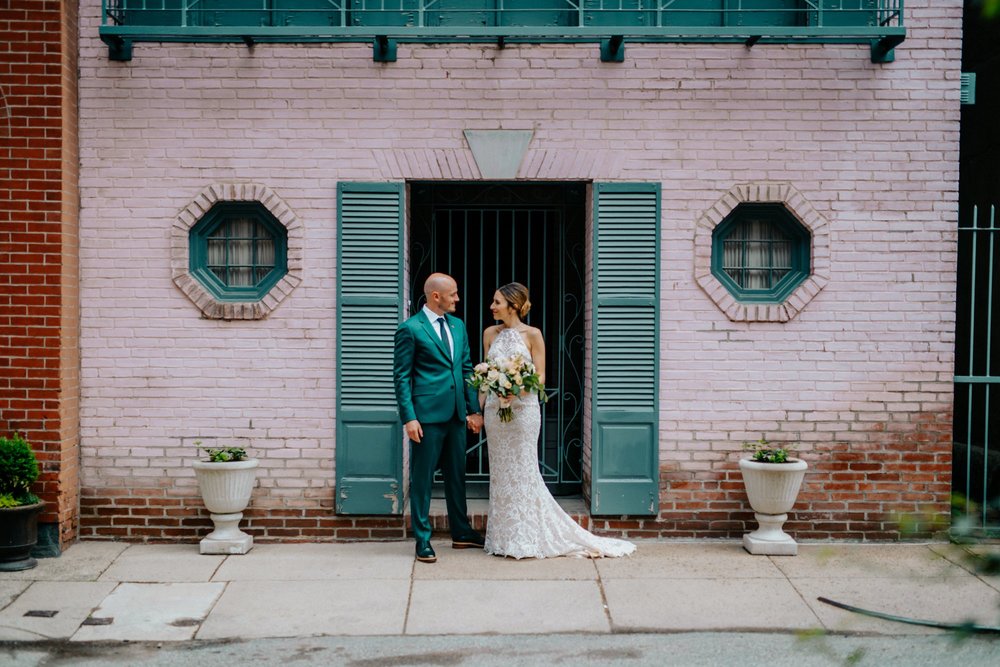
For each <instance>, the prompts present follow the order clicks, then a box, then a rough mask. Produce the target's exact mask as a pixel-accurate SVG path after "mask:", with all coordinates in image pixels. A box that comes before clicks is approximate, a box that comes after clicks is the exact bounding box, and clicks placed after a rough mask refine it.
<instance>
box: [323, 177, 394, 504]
mask: <svg viewBox="0 0 1000 667" xmlns="http://www.w3.org/2000/svg"><path fill="white" fill-rule="evenodd" d="M402 241H403V185H402V184H401V183H340V184H339V185H338V186H337V260H338V261H337V489H336V499H337V501H336V502H337V513H338V514H400V513H401V512H402V504H403V503H402V500H403V485H402V479H403V451H402V447H403V445H402V443H403V433H402V426H401V425H400V422H399V411H398V409H397V407H396V398H395V393H394V392H393V385H392V351H393V334H394V333H395V331H396V327H397V326H398V325H399V322H400V318H401V316H402V310H403V309H402V289H403V255H402Z"/></svg>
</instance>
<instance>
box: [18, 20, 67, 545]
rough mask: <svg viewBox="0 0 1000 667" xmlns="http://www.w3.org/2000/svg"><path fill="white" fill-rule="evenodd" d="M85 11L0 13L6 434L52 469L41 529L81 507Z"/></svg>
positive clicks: (63, 537)
mask: <svg viewBox="0 0 1000 667" xmlns="http://www.w3.org/2000/svg"><path fill="white" fill-rule="evenodd" d="M77 26H78V21H77V5H76V3H74V2H62V3H61V2H57V1H56V0H45V1H39V0H10V1H9V2H4V3H2V4H0V45H2V46H0V140H2V143H0V266H2V267H3V268H2V269H0V271H2V272H0V286H2V289H0V365H2V369H3V372H2V373H0V432H3V433H5V434H7V433H9V432H11V431H18V432H20V433H22V434H23V435H24V436H25V437H26V438H27V439H28V440H29V442H30V443H31V444H32V445H33V447H34V448H35V452H36V454H37V456H38V459H39V462H40V463H41V466H42V476H41V479H40V481H39V483H38V484H37V486H36V492H37V493H38V494H39V495H40V496H41V497H42V499H43V500H44V501H45V502H46V503H47V507H46V511H45V513H44V514H43V515H42V517H41V521H42V523H51V524H58V527H59V541H60V543H64V542H66V541H68V540H72V539H74V538H75V537H76V533H77V522H78V505H79V407H78V405H79V366H80V363H79V324H78V323H79V297H78V289H79V278H78V276H79V262H78V250H77V248H78V238H77V236H78V235H77V229H78V216H79V195H78V192H77V183H78V163H79V153H78V141H77V116H78V114H77V76H76V72H77V51H78V49H77V42H78V27H77Z"/></svg>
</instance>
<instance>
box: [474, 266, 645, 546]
mask: <svg viewBox="0 0 1000 667" xmlns="http://www.w3.org/2000/svg"><path fill="white" fill-rule="evenodd" d="M530 308H531V302H530V301H529V300H528V288H526V287H525V286H524V285H522V284H520V283H510V284H507V285H504V286H503V287H501V288H499V289H498V290H497V291H496V293H495V294H494V295H493V303H492V305H490V310H491V311H492V312H493V317H494V319H496V320H498V321H500V322H501V324H498V325H496V326H492V327H489V328H488V329H486V331H484V332H483V349H484V351H485V354H486V358H487V359H493V360H501V359H506V358H509V357H511V356H512V355H514V354H517V353H520V354H521V355H522V356H524V357H526V358H530V359H531V360H532V362H533V363H534V365H535V368H536V370H537V372H538V375H539V376H540V378H541V381H542V382H543V383H544V382H545V341H544V340H543V339H542V332H541V331H539V330H538V329H536V328H535V327H530V326H528V325H526V324H524V323H523V322H522V321H521V318H522V317H524V316H525V315H527V314H528V310H529V309H530ZM498 401H499V399H498V398H497V396H496V395H495V394H492V393H487V395H486V399H485V410H484V417H485V420H486V424H485V427H486V433H487V435H488V438H489V457H490V506H489V518H488V520H487V523H486V546H485V549H486V552H487V553H490V554H494V555H496V556H510V557H513V558H551V557H553V556H584V557H590V558H601V557H605V556H624V555H627V554H630V553H632V552H633V551H635V545H634V544H632V543H631V542H626V541H624V540H616V539H613V538H608V537H597V536H596V535H593V534H592V533H590V532H588V531H586V530H584V529H583V528H582V527H580V525H579V524H577V523H576V522H575V521H573V519H572V518H571V517H570V516H569V515H568V514H566V512H564V511H563V509H562V508H561V507H560V506H559V504H558V503H557V502H556V501H555V499H554V498H553V497H552V494H550V493H549V490H548V489H547V488H546V486H545V481H544V480H543V479H542V474H541V472H539V470H538V433H539V429H540V427H541V410H540V409H539V405H538V397H537V396H535V395H533V394H530V393H524V394H522V395H521V397H519V398H515V399H514V401H513V404H512V406H511V407H512V408H513V413H514V417H513V419H512V420H511V421H508V422H505V421H501V419H500V418H499V417H498V416H497V406H498ZM480 402H481V403H482V402H483V395H482V394H480Z"/></svg>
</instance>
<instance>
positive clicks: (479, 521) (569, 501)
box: [403, 497, 590, 535]
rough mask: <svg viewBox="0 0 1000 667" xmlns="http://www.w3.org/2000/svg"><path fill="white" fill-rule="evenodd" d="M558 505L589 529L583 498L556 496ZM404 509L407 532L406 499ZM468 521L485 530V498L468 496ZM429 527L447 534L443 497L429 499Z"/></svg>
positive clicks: (446, 516) (408, 515) (408, 505)
mask: <svg viewBox="0 0 1000 667" xmlns="http://www.w3.org/2000/svg"><path fill="white" fill-rule="evenodd" d="M556 502H558V503H559V506H560V507H562V508H563V510H565V512H566V513H567V514H569V515H570V516H571V517H573V520H574V521H576V522H577V523H578V524H580V525H581V526H583V527H584V528H586V529H587V530H590V511H589V509H588V507H587V504H586V503H585V502H584V500H583V498H580V497H576V498H556ZM405 507H406V511H405V512H404V514H403V525H405V526H406V531H407V534H409V532H410V503H409V498H407V499H406V504H405ZM468 507H469V521H470V522H471V523H472V527H473V528H475V529H476V530H478V531H480V532H485V531H486V517H487V514H488V511H489V501H488V500H487V499H486V498H469V500H468ZM430 520H431V528H432V529H433V531H434V534H435V535H437V534H442V535H447V534H448V508H447V507H446V506H445V502H444V498H433V499H432V500H431V511H430Z"/></svg>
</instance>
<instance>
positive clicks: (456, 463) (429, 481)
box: [410, 419, 473, 542]
mask: <svg viewBox="0 0 1000 667" xmlns="http://www.w3.org/2000/svg"><path fill="white" fill-rule="evenodd" d="M420 426H421V427H422V428H423V431H424V437H423V438H421V440H420V442H411V443H410V521H411V525H412V530H413V537H414V538H415V539H416V540H417V541H418V542H421V541H426V540H430V539H431V522H430V517H429V514H430V509H431V487H432V486H433V483H434V470H435V468H437V466H438V464H439V463H440V465H441V474H442V476H443V477H444V497H445V503H446V504H447V506H448V527H449V529H450V531H451V536H452V539H460V538H463V537H466V536H468V535H470V534H471V533H472V532H473V530H472V526H471V525H470V524H469V509H468V505H467V503H466V501H465V422H464V421H458V420H457V419H453V420H451V421H449V422H445V423H443V424H424V423H421V424H420Z"/></svg>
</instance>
